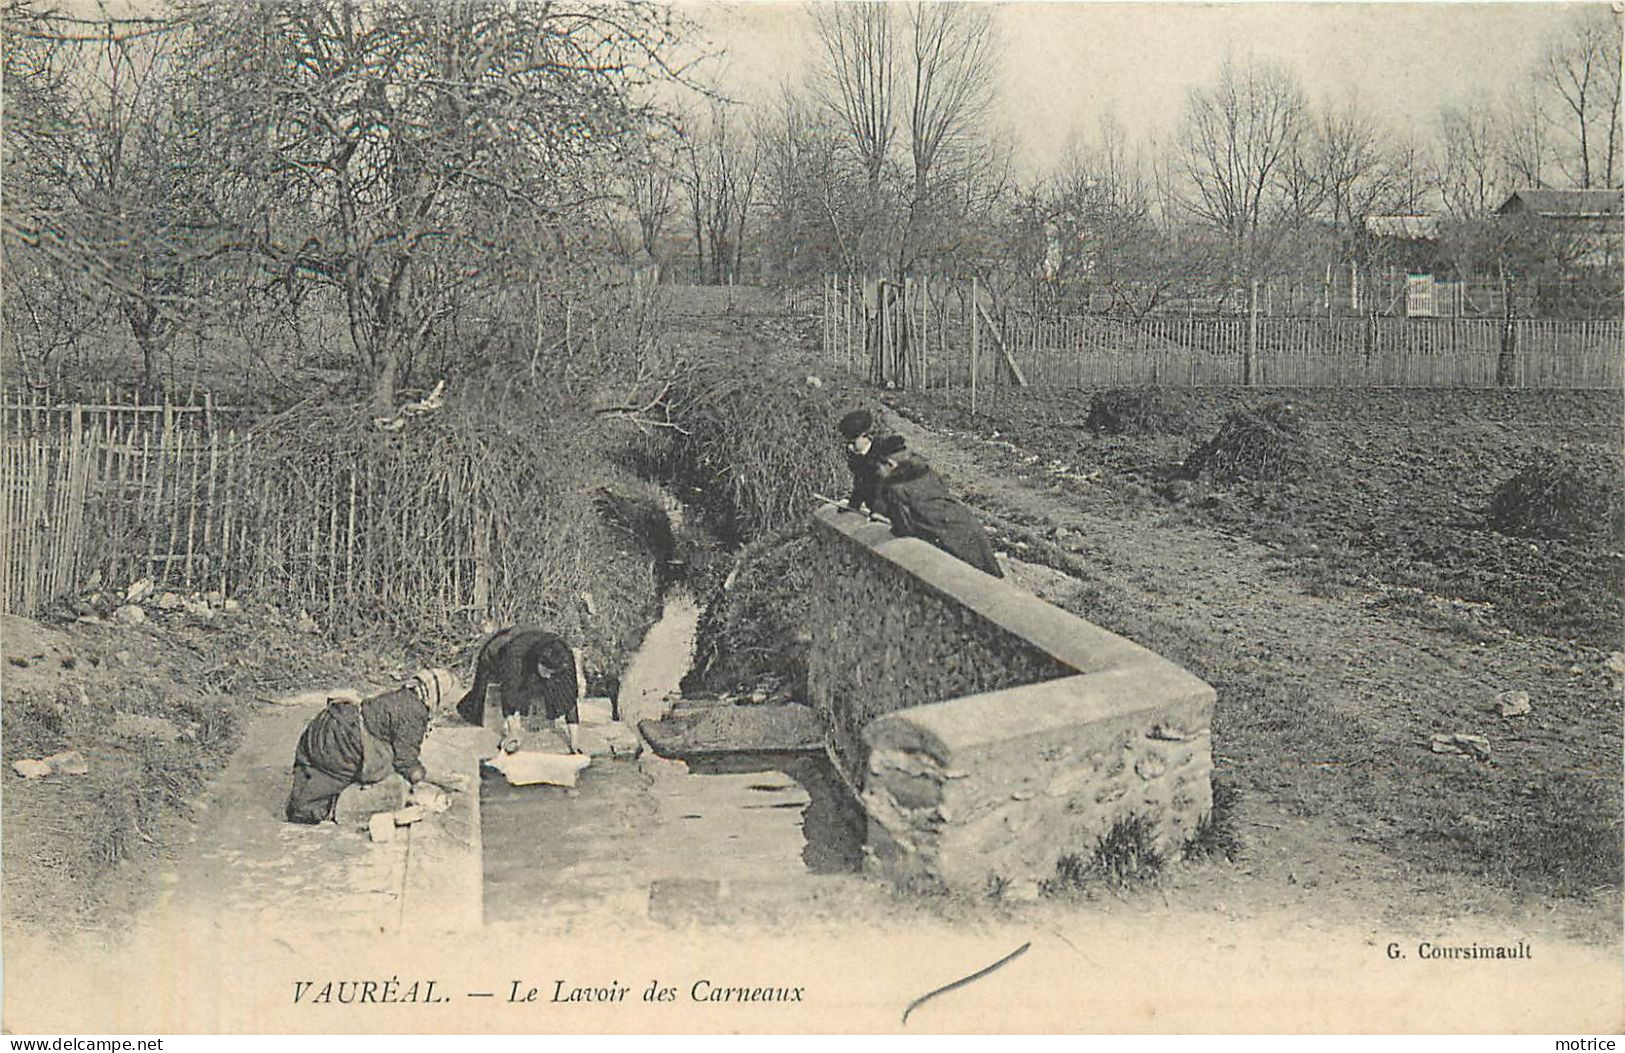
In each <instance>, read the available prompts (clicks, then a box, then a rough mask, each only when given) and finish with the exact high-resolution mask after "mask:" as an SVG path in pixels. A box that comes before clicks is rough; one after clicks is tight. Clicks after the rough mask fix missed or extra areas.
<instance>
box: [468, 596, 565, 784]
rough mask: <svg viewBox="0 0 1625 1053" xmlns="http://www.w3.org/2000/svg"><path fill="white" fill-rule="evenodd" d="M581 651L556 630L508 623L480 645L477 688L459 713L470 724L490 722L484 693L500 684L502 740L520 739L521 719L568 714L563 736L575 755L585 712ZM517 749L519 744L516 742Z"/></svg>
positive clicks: (554, 717) (548, 717) (471, 692)
mask: <svg viewBox="0 0 1625 1053" xmlns="http://www.w3.org/2000/svg"><path fill="white" fill-rule="evenodd" d="M577 665H578V663H577V661H576V655H575V652H574V651H573V650H571V648H570V645H569V644H567V643H565V641H564V639H563V638H562V637H560V636H559V635H558V634H556V633H550V632H547V631H546V630H543V629H536V628H526V627H521V626H509V627H508V628H506V629H503V630H502V631H500V632H498V633H497V634H496V635H495V636H493V637H491V638H490V639H489V640H487V641H486V642H485V646H483V647H481V648H480V655H479V658H478V660H477V661H476V662H475V664H474V686H473V687H472V688H471V689H469V692H468V694H466V695H464V696H463V700H462V701H461V702H459V703H457V712H458V714H459V715H461V716H462V718H463V719H464V720H466V721H468V722H469V723H470V724H483V723H484V722H485V693H486V691H487V690H488V689H489V688H491V687H492V686H495V687H497V688H499V689H500V690H501V692H502V717H503V739H504V741H505V742H507V741H511V740H514V739H516V738H517V734H518V727H519V725H520V721H521V718H523V717H525V716H531V715H534V716H544V717H546V718H547V719H548V720H549V721H556V720H558V719H559V718H560V717H563V718H564V736H565V740H566V741H567V742H568V743H569V745H570V752H571V753H580V752H581V747H580V746H579V745H578V743H577V731H578V730H579V728H580V726H581V715H580V712H579V709H578V706H577V702H578V701H579V700H580V697H581V681H580V676H579V671H578V668H577ZM515 747H516V748H517V743H515Z"/></svg>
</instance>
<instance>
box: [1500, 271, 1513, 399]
mask: <svg viewBox="0 0 1625 1053" xmlns="http://www.w3.org/2000/svg"><path fill="white" fill-rule="evenodd" d="M1501 301H1502V310H1501V353H1500V355H1499V356H1497V357H1496V359H1495V386H1496V387H1498V388H1509V387H1512V386H1513V379H1514V378H1513V374H1514V372H1515V371H1516V368H1517V361H1518V328H1517V322H1516V321H1515V320H1514V312H1513V309H1512V282H1511V281H1510V280H1508V279H1504V278H1503V279H1502V282H1501Z"/></svg>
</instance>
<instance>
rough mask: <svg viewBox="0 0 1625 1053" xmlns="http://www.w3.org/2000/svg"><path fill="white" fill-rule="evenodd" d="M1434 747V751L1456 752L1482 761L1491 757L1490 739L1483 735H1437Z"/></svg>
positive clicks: (1433, 743)
mask: <svg viewBox="0 0 1625 1053" xmlns="http://www.w3.org/2000/svg"><path fill="white" fill-rule="evenodd" d="M1432 749H1433V752H1434V753H1456V754H1460V755H1462V756H1467V757H1473V758H1475V759H1477V760H1482V761H1487V760H1489V759H1490V740H1489V739H1486V738H1485V737H1484V736H1482V735H1464V734H1460V733H1458V734H1454V735H1435V736H1433V740H1432Z"/></svg>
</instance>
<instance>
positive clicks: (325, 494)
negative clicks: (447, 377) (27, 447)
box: [231, 381, 658, 664]
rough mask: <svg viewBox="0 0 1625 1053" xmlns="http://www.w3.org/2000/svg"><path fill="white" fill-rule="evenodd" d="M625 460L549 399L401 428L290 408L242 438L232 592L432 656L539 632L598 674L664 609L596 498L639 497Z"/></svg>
mask: <svg viewBox="0 0 1625 1053" xmlns="http://www.w3.org/2000/svg"><path fill="white" fill-rule="evenodd" d="M622 445H624V435H621V434H619V433H612V432H611V431H610V430H609V427H608V426H607V425H606V424H605V423H604V422H603V421H601V420H599V419H597V418H595V417H594V416H593V415H592V414H591V413H590V412H588V411H587V410H586V409H585V408H583V407H582V406H580V405H579V404H578V403H577V402H576V401H575V400H574V399H573V398H572V397H571V396H570V395H569V394H568V393H567V392H564V391H562V390H560V389H557V388H554V387H549V386H546V385H543V384H537V385H536V386H535V387H533V388H526V387H524V386H522V385H519V384H517V383H515V382H512V381H510V382H509V383H508V384H507V385H506V386H502V387H499V386H498V385H497V384H496V383H494V382H493V383H485V384H480V383H470V384H467V385H465V386H464V387H463V388H461V389H456V390H453V391H452V392H451V393H450V394H448V395H447V397H446V399H445V402H444V404H443V405H442V406H441V407H440V408H438V409H436V410H434V411H433V412H428V413H423V414H420V415H417V416H408V417H406V418H405V419H404V425H403V426H401V427H400V428H398V429H397V430H384V429H380V428H379V427H378V426H377V425H375V423H374V422H373V420H372V418H371V416H370V414H369V413H368V411H367V409H366V407H365V406H361V405H332V404H325V405H313V406H302V407H296V408H295V409H293V410H290V411H288V412H286V413H283V414H279V415H277V416H275V417H271V418H268V419H267V420H266V421H264V422H262V423H261V424H260V425H258V426H256V428H255V431H254V434H253V436H252V442H251V445H250V447H249V448H248V451H247V452H248V453H249V455H250V456H249V457H248V458H247V463H245V465H244V469H245V470H244V471H243V472H242V473H241V476H240V478H241V479H243V480H244V481H245V483H244V485H243V492H242V494H241V500H240V503H239V508H240V512H239V515H241V516H242V517H243V520H242V521H243V522H244V523H246V524H252V526H253V532H252V534H251V535H250V538H251V540H250V543H249V544H247V545H245V546H244V547H243V548H242V549H241V550H239V551H237V552H235V553H234V554H233V558H234V562H235V564H236V565H235V566H234V567H232V568H231V569H232V572H233V575H232V576H233V579H234V582H233V584H234V587H235V588H236V589H237V590H238V591H239V592H242V593H244V594H247V595H248V596H251V597H255V598H258V599H260V600H262V601H265V602H270V603H275V604H277V605H279V606H283V607H285V608H286V609H288V610H290V611H291V610H297V609H298V608H299V607H301V606H303V607H305V608H306V609H308V610H309V611H310V612H311V614H312V615H314V616H315V618H316V619H317V621H318V623H319V624H321V625H323V626H324V627H326V628H327V629H328V630H329V631H332V632H334V633H337V634H360V633H364V632H368V631H372V630H384V631H387V632H389V633H391V634H393V635H394V636H395V637H396V638H398V639H401V640H405V641H409V642H411V643H413V644H415V645H418V646H419V647H422V648H426V649H428V648H438V649H441V650H442V651H443V650H444V648H445V647H446V646H456V645H462V644H466V643H467V642H468V641H469V639H470V637H471V636H472V635H473V634H474V632H475V630H476V629H477V627H478V623H479V622H480V620H481V619H482V617H484V616H487V615H488V616H489V617H490V618H491V619H493V620H495V621H498V622H504V623H513V622H537V623H540V624H544V625H546V626H548V627H549V628H553V629H555V630H557V631H559V632H561V633H563V634H565V635H567V636H568V637H570V638H572V639H574V640H577V641H580V642H581V643H582V645H583V646H584V647H585V648H586V650H587V651H588V654H589V661H593V662H595V664H596V663H598V662H602V661H604V660H606V659H608V658H609V657H611V656H618V654H619V653H621V652H623V651H624V650H626V649H628V648H629V647H630V646H632V645H634V644H635V642H636V639H637V637H638V635H639V634H640V633H641V630H642V628H643V627H644V626H645V625H646V624H647V622H648V620H649V618H650V617H651V616H652V614H653V612H654V609H655V605H656V603H657V600H658V596H657V592H656V583H655V580H654V574H653V572H652V570H651V564H652V560H651V558H650V553H649V552H648V551H647V549H646V547H645V545H644V543H643V541H642V539H640V538H638V537H635V536H634V537H629V536H628V535H627V533H626V531H625V530H624V529H618V528H617V525H616V524H615V523H614V522H613V520H614V518H615V517H614V515H613V514H606V513H607V512H609V510H608V509H606V508H605V507H604V503H603V501H602V499H601V495H602V494H604V493H605V492H606V491H617V490H626V489H628V488H633V487H636V486H638V485H641V484H640V483H639V481H638V480H637V479H636V478H635V477H634V476H633V475H632V473H631V472H630V471H629V470H628V469H626V468H625V467H624V466H623V465H622V463H621V460H620V459H619V458H618V457H617V456H616V452H617V450H618V449H619V448H620V447H621V446H622ZM623 525H624V524H623Z"/></svg>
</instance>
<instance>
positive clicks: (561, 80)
mask: <svg viewBox="0 0 1625 1053" xmlns="http://www.w3.org/2000/svg"><path fill="white" fill-rule="evenodd" d="M196 17H197V23H198V25H199V38H198V45H197V52H196V54H195V56H193V60H192V61H191V62H190V63H189V65H190V66H192V67H193V68H196V69H198V70H199V71H200V73H199V77H200V82H201V83H200V91H201V92H203V93H204V94H205V99H204V101H205V103H206V104H207V112H210V113H211V114H212V115H213V116H214V120H212V121H211V123H210V124H208V125H207V126H206V127H204V128H200V129H199V130H198V133H199V135H200V136H202V137H205V138H206V139H207V140H208V141H209V142H211V143H212V144H213V145H214V146H215V148H216V149H217V150H218V152H219V154H220V156H221V157H223V158H225V159H227V160H228V161H229V163H230V165H231V166H232V169H233V173H234V175H235V177H236V179H237V180H238V181H239V182H240V183H242V184H252V185H262V186H266V187H270V188H272V189H273V190H274V192H275V194H276V209H275V214H274V216H273V214H272V212H271V210H266V212H265V214H263V215H260V216H257V217H252V218H253V219H254V221H255V222H254V223H253V224H252V229H253V232H254V235H255V244H256V249H257V250H258V252H259V253H260V254H261V255H262V256H263V258H264V259H265V260H266V261H267V266H269V267H271V268H273V269H274V270H275V271H276V272H277V273H280V274H281V275H283V277H284V279H285V281H286V282H287V283H288V284H290V285H292V284H294V283H313V284H315V285H318V286H321V287H323V288H325V289H327V290H330V291H331V293H332V294H333V295H334V296H335V297H336V299H337V301H338V302H339V303H340V304H341V305H342V309H343V311H344V314H345V318H346V322H347V328H348V333H349V337H350V343H351V349H352V353H353V355H354V360H355V363H356V367H357V371H358V373H359V374H360V375H361V376H362V377H364V378H365V379H366V380H367V382H368V383H369V385H370V390H371V397H372V400H373V402H374V403H375V404H378V405H380V406H385V405H387V404H389V403H391V402H392V401H393V391H394V388H395V385H396V383H397V380H398V378H400V377H402V376H403V375H404V374H406V373H409V372H410V370H411V368H412V364H413V362H414V361H415V360H416V358H417V357H418V356H419V355H420V354H421V353H422V352H424V350H425V349H426V346H427V345H428V344H429V342H430V341H431V340H432V339H434V337H435V334H436V333H437V332H440V331H443V330H444V328H445V326H444V324H443V323H445V322H447V321H448V320H449V319H452V318H455V317H457V316H458V315H459V313H460V312H462V311H463V310H464V308H465V307H466V306H467V305H468V304H469V303H470V302H472V301H473V300H475V299H476V298H478V297H481V296H492V297H500V295H501V290H502V287H503V284H504V283H505V282H508V283H513V282H518V283H521V284H523V283H525V282H526V281H528V280H529V278H528V276H529V275H531V274H533V273H534V272H535V270H536V267H537V259H538V257H539V256H545V255H546V254H548V253H562V252H565V251H567V250H568V247H569V245H570V244H571V242H572V240H573V235H572V233H571V227H572V224H574V223H578V222H579V220H578V219H577V218H576V217H579V216H581V215H582V214H584V213H587V212H590V211H591V210H593V209H596V208H599V207H600V206H602V205H603V204H604V203H605V202H607V200H608V199H609V198H610V196H611V195H612V194H613V191H614V180H613V165H614V164H615V163H616V162H617V160H618V156H617V144H618V142H619V141H620V140H622V139H623V138H624V137H625V136H627V135H628V134H630V133H632V132H635V131H638V130H641V128H642V127H643V126H644V122H645V119H646V116H647V114H646V113H645V112H644V110H643V108H642V106H641V105H640V104H639V103H638V102H637V101H636V99H635V97H634V91H635V90H636V89H637V88H638V86H639V85H640V83H642V82H643V81H644V80H646V79H648V78H649V77H652V76H659V75H662V74H664V73H667V72H670V67H669V66H668V65H667V64H666V58H665V56H666V54H667V47H668V45H669V43H670V41H671V38H672V34H673V32H674V24H673V23H672V22H670V21H668V20H667V18H666V16H665V15H664V14H663V13H661V12H659V11H656V10H653V9H649V8H644V7H640V6H637V5H629V4H628V5H622V4H592V3H582V4H579V5H577V4H572V3H554V4H549V5H545V6H543V5H529V4H510V3H499V2H490V0H470V2H466V3H461V4H456V5H452V4H444V3H433V2H429V0H372V2H362V0H267V2H265V3H262V4H259V5H256V6H243V7H239V6H236V5H202V6H200V7H199V9H198V11H197V15H196ZM646 71H647V72H646ZM273 219H274V222H273Z"/></svg>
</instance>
